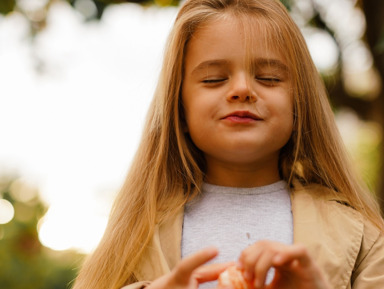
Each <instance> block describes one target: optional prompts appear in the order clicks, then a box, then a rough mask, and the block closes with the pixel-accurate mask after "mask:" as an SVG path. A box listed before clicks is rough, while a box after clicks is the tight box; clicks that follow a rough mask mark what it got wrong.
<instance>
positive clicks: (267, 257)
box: [253, 250, 276, 288]
mask: <svg viewBox="0 0 384 289" xmlns="http://www.w3.org/2000/svg"><path fill="white" fill-rule="evenodd" d="M275 255H276V253H275V252H274V251H271V250H266V251H265V252H264V253H263V254H261V255H260V257H259V259H258V260H257V262H256V265H255V268H254V276H255V279H254V282H253V283H254V285H255V288H262V286H263V285H264V284H265V280H266V278H267V273H268V271H269V269H271V268H272V260H273V258H274V256H275Z"/></svg>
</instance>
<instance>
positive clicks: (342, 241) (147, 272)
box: [123, 186, 384, 289]
mask: <svg viewBox="0 0 384 289" xmlns="http://www.w3.org/2000/svg"><path fill="white" fill-rule="evenodd" d="M291 201H292V213H293V222H294V224H293V228H294V242H295V243H302V244H304V245H306V246H307V248H308V250H309V251H310V253H311V255H312V256H313V257H314V259H315V260H316V261H317V263H318V264H319V266H320V267H321V268H322V269H323V270H324V272H325V273H326V275H327V276H328V278H329V281H330V283H331V284H332V285H333V288H335V289H351V288H353V289H384V236H383V234H381V233H380V231H379V230H378V229H376V227H374V226H373V225H372V224H371V223H369V222H367V221H366V220H365V219H364V218H363V217H362V216H361V215H360V214H359V213H358V212H357V211H356V210H354V209H353V208H351V207H349V206H348V205H347V204H346V203H345V202H344V201H343V200H341V199H337V198H335V194H332V193H331V192H329V191H328V190H327V189H324V188H323V187H320V186H310V187H305V188H303V187H301V186H299V187H298V188H296V189H295V190H293V192H292V193H291ZM182 223H183V212H180V213H179V214H178V215H177V216H176V217H175V218H174V219H173V220H172V221H170V222H168V223H166V224H164V225H162V226H160V227H158V228H156V232H155V235H154V237H153V239H152V241H151V244H150V246H148V249H147V250H146V253H145V255H144V257H143V259H142V262H141V263H140V264H139V266H138V267H137V268H136V271H135V276H136V277H137V279H138V280H148V281H142V282H137V283H134V284H131V285H128V286H125V287H124V288H123V289H138V288H143V286H145V285H147V284H149V281H151V280H154V279H156V278H158V277H159V276H162V275H163V274H165V273H168V272H170V270H171V269H172V268H173V267H174V266H175V264H176V263H177V262H178V261H179V260H180V258H181V256H180V254H181V247H180V246H181V235H182Z"/></svg>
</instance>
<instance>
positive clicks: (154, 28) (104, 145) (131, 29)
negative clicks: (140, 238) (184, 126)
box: [0, 0, 384, 289]
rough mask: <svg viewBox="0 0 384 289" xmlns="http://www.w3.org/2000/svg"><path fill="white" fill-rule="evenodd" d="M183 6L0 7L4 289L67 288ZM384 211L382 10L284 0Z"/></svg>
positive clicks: (126, 156) (64, 1)
mask: <svg viewBox="0 0 384 289" xmlns="http://www.w3.org/2000/svg"><path fill="white" fill-rule="evenodd" d="M180 2H182V1H177V0H152V1H140V0H136V1H133V0H132V1H124V0H119V1H108V0H0V135H1V139H0V288H1V289H18V288H23V289H30V288H31V289H61V288H63V289H64V288H70V287H71V281H72V280H73V279H74V278H75V276H76V273H77V270H78V268H79V266H80V265H81V262H82V260H83V258H84V256H86V254H88V253H89V252H91V251H92V250H93V248H94V247H95V246H96V244H97V243H98V241H99V240H100V238H101V235H102V233H103V231H104V229H105V225H106V222H107V218H108V213H109V210H110V208H111V205H112V202H113V199H114V197H115V195H116V193H117V191H118V190H119V188H120V185H121V184H122V182H123V180H124V177H125V174H126V171H127V169H128V167H129V164H130V161H131V159H132V157H133V154H134V152H135V150H136V147H137V145H138V141H139V138H140V135H141V130H142V126H143V120H144V118H145V114H146V110H147V107H148V105H149V102H150V100H151V98H152V94H153V91H154V89H155V85H156V80H157V76H158V74H159V71H160V66H161V59H162V53H163V47H164V44H165V40H166V37H167V34H168V32H169V29H170V27H171V25H172V23H173V21H174V18H175V16H176V13H177V11H178V5H179V4H180ZM283 3H284V4H285V5H286V6H287V8H288V9H289V10H290V12H291V15H292V16H293V18H294V19H295V21H296V22H297V23H298V25H299V26H300V27H301V29H302V31H303V34H304V35H305V37H306V40H307V44H308V46H309V48H310V52H311V54H312V57H313V59H314V61H315V63H316V65H317V67H318V70H319V72H320V73H321V75H322V76H323V78H324V81H325V83H326V85H327V88H328V90H329V94H330V101H331V103H332V106H333V108H334V112H335V116H336V120H337V123H338V126H339V129H340V132H341V134H342V136H343V139H344V141H345V144H346V146H347V148H348V150H349V151H350V153H351V156H352V158H353V161H354V163H355V165H356V167H357V169H358V170H359V171H360V173H361V174H362V176H363V178H364V180H365V181H366V183H367V185H368V187H369V188H370V189H371V191H372V193H373V194H375V195H376V196H377V198H378V200H379V201H380V203H381V206H382V208H384V202H383V200H384V182H383V179H384V169H383V163H384V162H383V160H384V145H383V127H384V90H383V87H382V83H383V82H382V80H383V78H384V17H383V15H384V1H382V0H361V1H359V0H285V1H283Z"/></svg>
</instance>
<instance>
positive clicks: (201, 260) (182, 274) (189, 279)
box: [146, 248, 234, 289]
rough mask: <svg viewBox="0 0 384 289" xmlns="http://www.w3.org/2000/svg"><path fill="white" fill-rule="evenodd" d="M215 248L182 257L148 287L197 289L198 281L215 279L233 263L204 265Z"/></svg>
mask: <svg viewBox="0 0 384 289" xmlns="http://www.w3.org/2000/svg"><path fill="white" fill-rule="evenodd" d="M217 254H218V251H217V249H215V248H207V249H204V250H201V251H199V252H197V253H195V254H193V255H191V256H188V257H186V258H184V259H183V260H182V261H181V262H180V263H179V264H178V265H177V266H176V267H175V268H174V269H173V270H172V272H170V273H169V274H166V275H164V276H162V277H160V278H159V279H156V280H155V281H153V282H152V283H151V285H149V286H148V287H146V288H148V289H197V288H198V287H199V284H200V283H204V282H208V281H213V280H216V279H217V278H218V277H219V275H220V273H221V272H223V271H224V270H225V269H226V268H228V267H229V266H231V265H233V264H234V263H225V264H211V265H205V266H203V265H204V264H205V263H206V262H208V261H209V260H211V259H213V258H214V257H216V255H217Z"/></svg>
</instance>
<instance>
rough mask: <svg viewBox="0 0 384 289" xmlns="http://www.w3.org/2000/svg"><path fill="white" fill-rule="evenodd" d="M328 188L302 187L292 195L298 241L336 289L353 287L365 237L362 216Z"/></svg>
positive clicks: (295, 239)
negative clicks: (356, 264)
mask: <svg viewBox="0 0 384 289" xmlns="http://www.w3.org/2000/svg"><path fill="white" fill-rule="evenodd" d="M325 190H326V189H325V188H324V187H320V186H311V187H309V188H303V187H301V188H298V189H296V190H295V191H294V192H293V193H292V195H291V198H292V213H293V228H294V242H295V243H302V244H304V245H305V246H306V247H307V248H308V250H309V252H310V254H311V255H312V257H313V258H314V259H315V260H316V262H317V264H318V265H319V266H320V268H322V269H323V270H324V272H325V273H326V275H327V276H328V279H329V281H330V282H331V284H332V285H333V288H340V289H344V288H350V287H348V286H350V280H351V275H352V270H353V268H354V265H355V260H356V258H357V255H358V253H359V250H360V246H361V241H362V237H363V229H364V225H363V220H362V217H361V215H360V214H359V213H358V212H356V211H355V210H354V209H352V208H351V207H349V206H348V205H346V204H345V203H344V202H343V201H342V200H339V199H337V198H335V196H337V195H335V193H331V192H325Z"/></svg>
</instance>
